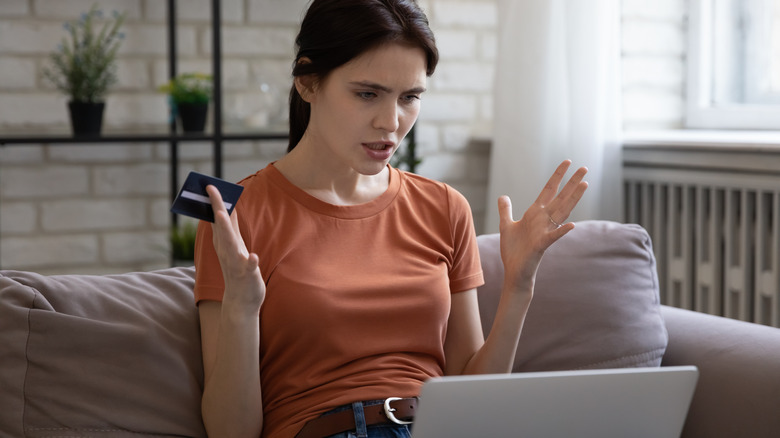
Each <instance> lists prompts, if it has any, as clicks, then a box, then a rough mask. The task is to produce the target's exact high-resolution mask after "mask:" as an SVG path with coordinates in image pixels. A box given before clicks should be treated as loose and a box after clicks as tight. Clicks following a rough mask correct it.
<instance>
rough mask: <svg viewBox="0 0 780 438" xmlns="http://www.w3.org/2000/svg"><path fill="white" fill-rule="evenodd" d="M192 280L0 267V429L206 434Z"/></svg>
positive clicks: (182, 275) (37, 433)
mask: <svg viewBox="0 0 780 438" xmlns="http://www.w3.org/2000/svg"><path fill="white" fill-rule="evenodd" d="M193 278H194V269H192V268H176V269H167V270H161V271H155V272H145V273H129V274H122V275H107V276H88V275H63V276H48V277H47V276H42V275H38V274H34V273H30V272H16V271H3V272H0V315H2V317H0V369H2V370H3V372H2V373H0V406H2V407H3V409H0V435H2V436H27V437H53V436H68V437H80V436H98V435H99V436H101V437H127V436H138V434H143V435H144V436H149V437H158V436H159V437H162V436H190V437H205V436H206V434H205V431H204V428H203V424H202V421H201V418H200V394H201V391H202V379H203V370H202V364H201V359H200V336H199V327H198V318H197V308H196V307H195V305H194V302H193V296H192V287H193V285H194V279H193Z"/></svg>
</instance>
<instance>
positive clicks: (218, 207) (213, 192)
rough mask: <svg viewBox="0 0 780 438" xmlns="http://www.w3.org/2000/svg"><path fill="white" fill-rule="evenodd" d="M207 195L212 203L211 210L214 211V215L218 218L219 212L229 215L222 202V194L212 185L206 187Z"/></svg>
mask: <svg viewBox="0 0 780 438" xmlns="http://www.w3.org/2000/svg"><path fill="white" fill-rule="evenodd" d="M206 193H208V195H209V200H210V201H211V209H212V210H213V211H214V215H215V216H216V215H217V213H218V212H223V211H224V212H225V214H227V208H225V203H224V202H223V201H222V194H221V193H219V190H217V188H216V187H215V186H213V185H211V184H209V185H207V186H206Z"/></svg>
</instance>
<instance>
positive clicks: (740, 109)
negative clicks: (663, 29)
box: [686, 0, 780, 129]
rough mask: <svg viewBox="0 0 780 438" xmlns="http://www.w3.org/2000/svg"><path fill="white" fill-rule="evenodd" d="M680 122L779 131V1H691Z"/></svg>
mask: <svg viewBox="0 0 780 438" xmlns="http://www.w3.org/2000/svg"><path fill="white" fill-rule="evenodd" d="M690 6H691V10H690V21H689V25H690V26H689V35H688V38H689V47H688V89H687V92H688V96H687V108H686V125H687V126H688V127H690V128H710V129H780V0H692V1H691V3H690Z"/></svg>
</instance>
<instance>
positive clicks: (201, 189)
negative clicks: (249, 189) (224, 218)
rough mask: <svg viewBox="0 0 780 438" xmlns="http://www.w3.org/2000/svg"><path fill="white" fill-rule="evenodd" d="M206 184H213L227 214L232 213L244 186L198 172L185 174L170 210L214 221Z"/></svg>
mask: <svg viewBox="0 0 780 438" xmlns="http://www.w3.org/2000/svg"><path fill="white" fill-rule="evenodd" d="M208 185H213V186H214V187H216V188H217V190H219V193H220V194H221V195H222V202H223V203H224V204H225V208H226V209H227V212H228V214H231V213H233V208H235V206H236V203H237V202H238V198H239V197H240V196H241V192H243V191H244V186H241V185H238V184H233V183H232V182H228V181H225V180H224V179H219V178H215V177H213V176H209V175H204V174H202V173H198V172H190V174H189V175H187V179H186V180H185V181H184V184H183V185H182V187H181V190H179V194H178V195H177V196H176V199H175V200H174V201H173V205H172V206H171V211H172V212H173V213H176V214H183V215H185V216H190V217H194V218H195V219H201V220H204V221H209V222H214V211H213V210H212V209H211V200H210V199H209V195H208V193H207V192H206V186H208Z"/></svg>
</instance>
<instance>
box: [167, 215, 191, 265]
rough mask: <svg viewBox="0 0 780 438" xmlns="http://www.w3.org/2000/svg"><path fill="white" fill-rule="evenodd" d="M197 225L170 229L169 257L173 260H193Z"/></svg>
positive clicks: (185, 224)
mask: <svg viewBox="0 0 780 438" xmlns="http://www.w3.org/2000/svg"><path fill="white" fill-rule="evenodd" d="M197 233H198V225H197V224H196V223H194V222H185V223H183V224H179V225H174V226H173V227H171V234H170V241H171V256H172V257H173V259H174V260H195V236H196V235H197Z"/></svg>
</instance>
